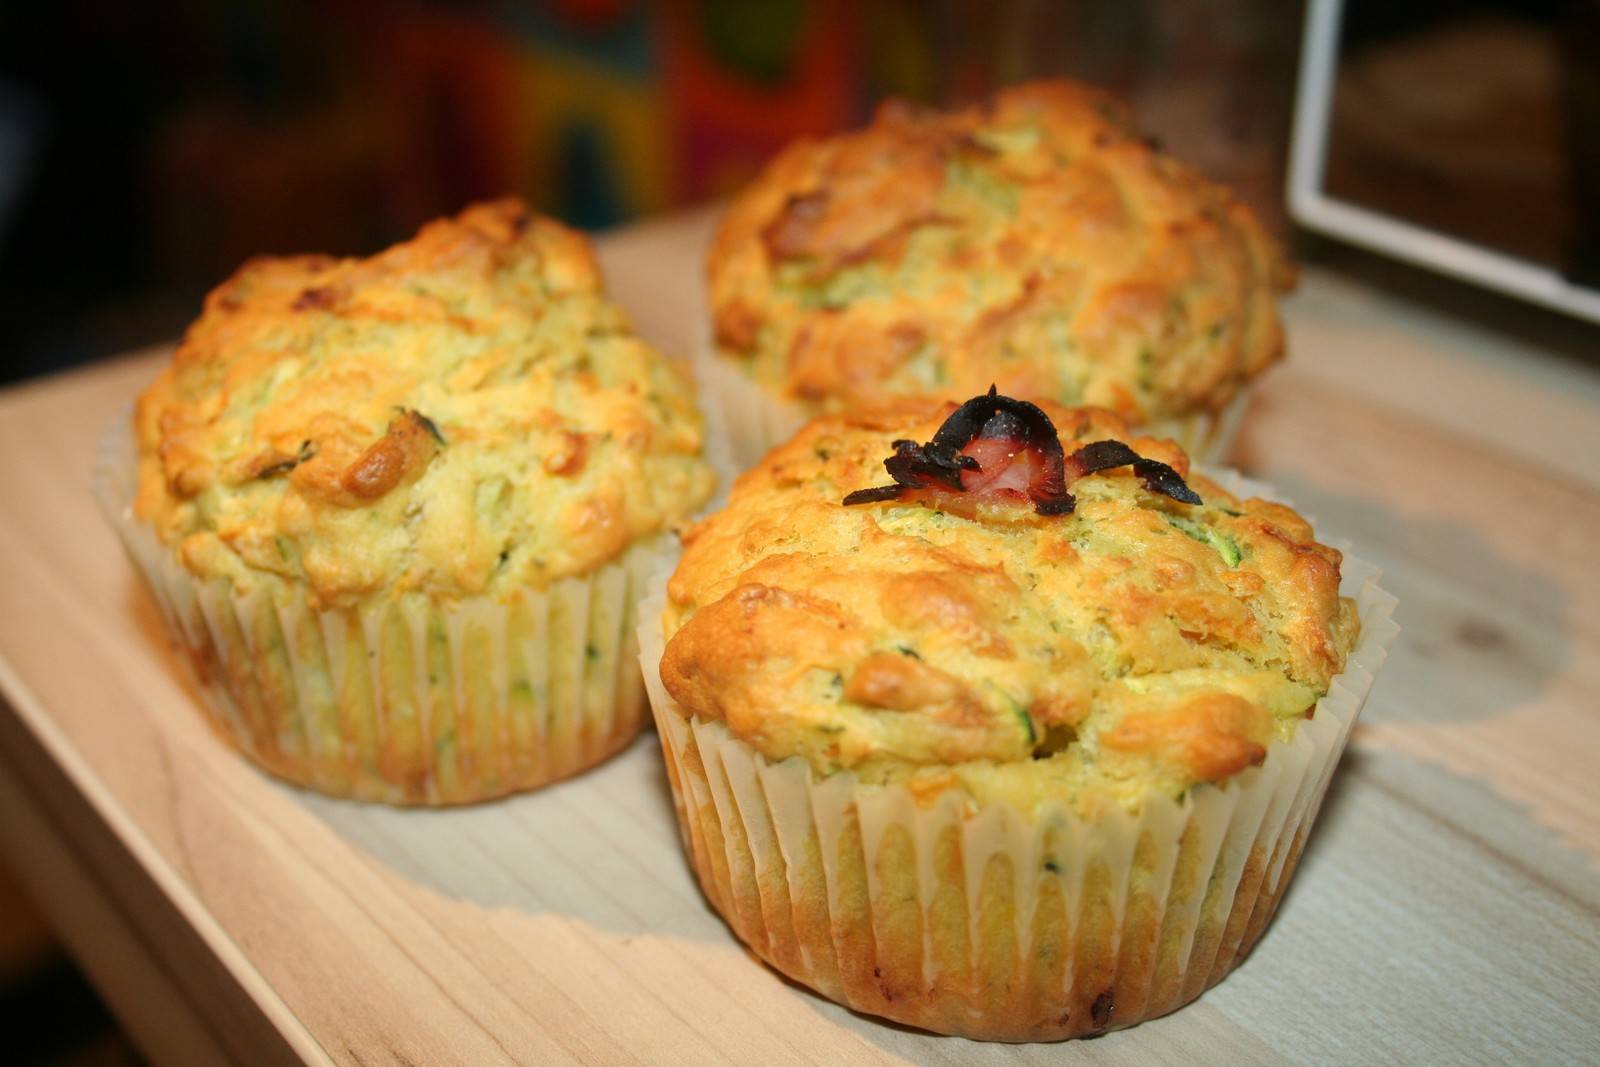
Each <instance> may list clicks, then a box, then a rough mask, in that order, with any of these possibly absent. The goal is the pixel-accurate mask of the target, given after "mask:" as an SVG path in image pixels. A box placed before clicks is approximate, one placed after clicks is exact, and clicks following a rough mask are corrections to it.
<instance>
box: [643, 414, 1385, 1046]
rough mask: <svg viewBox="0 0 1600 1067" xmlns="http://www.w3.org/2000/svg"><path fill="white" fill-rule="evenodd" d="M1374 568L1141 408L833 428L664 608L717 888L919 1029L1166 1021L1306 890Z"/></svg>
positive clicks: (706, 855)
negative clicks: (1308, 847)
mask: <svg viewBox="0 0 1600 1067" xmlns="http://www.w3.org/2000/svg"><path fill="white" fill-rule="evenodd" d="M919 442H922V443H919ZM886 472H887V473H886ZM1342 567H1343V568H1344V570H1345V574H1344V578H1345V580H1346V586H1347V588H1348V589H1349V591H1350V592H1352V593H1353V594H1354V595H1355V597H1356V598H1357V599H1352V598H1351V597H1348V596H1342V595H1341V592H1340V589H1341V568H1342ZM1371 573H1372V572H1371V571H1370V568H1366V567H1365V566H1364V565H1361V564H1359V563H1354V561H1350V560H1345V559H1343V557H1342V556H1341V554H1340V553H1339V552H1338V551H1336V550H1334V549H1332V548H1329V547H1327V546H1325V545H1322V544H1319V543H1318V542H1317V541H1316V540H1314V538H1313V533H1312V529H1311V527H1310V526H1309V525H1308V524H1307V523H1306V521H1305V520H1304V519H1302V518H1301V517H1300V516H1299V515H1297V514H1296V513H1295V512H1294V511H1292V510H1290V509H1289V508H1288V507H1285V506H1283V505H1281V504H1276V503H1272V502H1270V501H1267V500H1263V499H1259V498H1255V497H1251V498H1249V499H1240V497H1239V496H1237V495H1235V494H1234V493H1231V492H1228V491H1226V490H1224V489H1223V488H1222V487H1221V486H1220V485H1218V484H1217V483H1216V482H1213V481H1212V480H1210V479H1208V478H1205V477H1199V476H1195V475H1192V474H1191V473H1190V472H1189V469H1188V460H1187V458H1186V457H1185V456H1184V454H1183V453H1182V452H1181V451H1180V450H1179V449H1177V448H1176V447H1175V446H1174V445H1173V444H1172V443H1171V442H1170V441H1165V440H1155V439H1151V438H1145V437H1134V436H1131V435H1130V433H1129V431H1128V428H1127V426H1126V424H1125V423H1124V422H1123V421H1122V420H1121V419H1120V418H1118V417H1117V416H1115V415H1113V414H1111V413H1109V412H1105V411H1100V410H1096V409H1089V408H1076V409H1063V408H1059V407H1055V406H1053V405H1046V406H1045V409H1041V408H1039V407H1035V406H1034V405H1032V404H1028V403H1025V402H1020V401H1016V400H1013V399H1010V398H1007V397H1005V396H997V395H995V394H993V393H990V394H989V395H986V396H980V397H976V398H974V399H972V400H971V401H969V402H967V403H966V404H963V405H962V406H960V407H959V408H957V407H956V406H955V405H953V404H932V403H930V402H927V401H921V400H902V401H899V402H896V403H893V404H889V405H885V406H881V407H878V408H876V409H871V410H868V409H860V410H857V411H854V412H851V413H847V414H843V415H836V416H825V417H821V418H818V419H816V420H814V421H813V422H811V423H810V424H809V425H807V426H806V427H805V428H804V429H803V430H802V431H801V432H800V433H799V434H798V435H797V436H796V437H795V438H794V439H793V440H792V441H790V442H788V443H787V444H785V445H782V446H781V447H779V448H777V449H774V450H773V451H772V452H771V453H770V454H769V455H768V456H767V457H766V459H765V460H763V461H762V463H761V464H760V465H759V466H758V467H756V468H755V469H754V470H752V471H750V472H749V473H747V474H746V475H745V476H744V477H743V478H741V479H740V480H739V482H738V483H737V484H736V485H735V487H734V490H733V493H732V497H731V499H730V501H729V503H728V505H727V507H726V508H725V509H724V510H722V511H720V512H718V513H716V514H714V515H712V516H711V517H709V518H707V519H705V520H703V521H701V522H700V523H698V524H696V525H695V526H694V527H692V528H691V529H690V531H689V532H688V533H687V534H686V535H685V551H684V555H683V558H682V560H681V562H680V563H679V565H678V568H677V570H676V572H675V573H674V574H673V575H672V578H671V580H670V582H669V583H668V584H667V586H666V590H665V598H664V600H658V601H657V603H656V604H654V605H652V604H651V603H650V602H647V603H646V606H645V607H644V609H643V615H644V622H643V623H642V624H641V636H640V640H641V648H642V650H643V651H642V658H643V662H644V665H645V672H646V681H647V684H648V685H649V686H650V688H651V699H652V703H653V705H654V709H655V714H656V720H657V724H658V727H659V730H660V734H661V738H662V745H663V748H664V750H665V752H666V755H667V764H668V767H669V770H670V772H671V773H670V778H671V780H672V783H673V786H674V793H675V796H676V798H677V800H678V808H679V815H680V820H681V825H682V829H683V833H684V838H685V842H686V844H687V846H688V848H689V851H690V852H691V854H692V857H693V862H694V867H695V870H696V872H697V874H698V876H699V879H700V882H701V885H702V886H703V887H704V889H705V891H706V894H707V896H708V897H709V898H710V899H711V901H712V902H713V903H714V904H715V905H716V906H717V908H718V909H719V910H720V911H721V912H722V914H723V915H724V917H725V918H727V920H728V921H729V923H730V924H731V925H732V927H733V928H734V930H735V932H736V933H737V934H738V935H739V936H740V937H741V938H742V939H743V940H744V941H746V942H747V943H748V944H749V945H750V946H751V947H752V948H753V949H754V950H755V951H756V952H758V953H759V954H760V955H762V956H763V957H764V958H765V959H766V960H768V961H769V962H770V963H772V964H773V965H774V966H775V967H777V968H778V969H780V970H781V971H783V972H784V973H785V974H788V975H789V976H791V977H792V978H795V979H796V980H798V981H801V982H804V983H806V984H807V985H810V986H812V987H813V988H815V989H817V990H818V991H820V992H822V993H824V994H825V995H827V996H829V997H831V998H833V999H835V1000H838V1001H840V1002H842V1003H844V1004H847V1005H849V1006H850V1007H852V1008H855V1009H858V1010H861V1011H867V1012H872V1013H875V1014H879V1015H885V1016H888V1017H889V1018H892V1019H895V1020H897V1021H899V1022H903V1023H909V1024H912V1025H916V1026H921V1027H925V1028H927V1029H930V1030H935V1031H939V1032H943V1033H952V1034H962V1035H966V1036H969V1037H976V1038H988V1039H997V1040H1011V1041H1019V1040H1048V1039H1055V1038H1061V1037H1067V1036H1073V1035H1079V1034H1086V1033H1094V1032H1099V1031H1102V1030H1105V1029H1107V1028H1110V1027H1117V1026H1126V1025H1130V1024H1132V1023H1135V1022H1138V1021H1140V1020H1141V1019H1145V1018H1149V1017H1151V1016H1154V1015H1159V1014H1161V1013H1164V1012H1166V1011H1169V1010H1171V1009H1173V1008H1175V1007H1177V1006H1179V1005H1180V1004H1183V1003H1185V1002H1187V1001H1188V1000H1190V999H1192V998H1193V997H1195V996H1197V995H1198V994H1199V993H1200V992H1201V991H1202V990H1203V989H1205V988H1206V987H1207V986H1209V985H1210V984H1212V983H1213V982H1215V981H1217V980H1219V979H1220V978H1221V977H1222V976H1223V975H1224V974H1226V973H1227V972H1228V970H1229V969H1231V968H1232V966H1233V965H1234V964H1235V962H1237V961H1238V960H1239V959H1240V958H1241V957H1242V956H1243V955H1244V954H1245V953H1246V952H1247V951H1248V950H1249V948H1250V947H1251V946H1252V945H1253V943H1254V942H1255V939H1256V938H1257V937H1258V936H1259V935H1260V933H1261V930H1262V928H1263V926H1264V925H1265V923H1266V921H1267V919H1268V917H1270V915H1271V914H1272V912H1273V910H1274V908H1275V907H1276V904H1277V901H1278V899H1279V896H1280V894H1281V893H1282V891H1283V889H1284V887H1285V885H1286V884H1287V881H1288V877H1289V873H1290V871H1291V870H1292V869H1293V866H1294V863H1295V861H1296V859H1297V857H1298V855H1299V850H1300V846H1301V843H1302V841H1303V838H1304V833H1305V830H1306V828H1307V827H1308V826H1309V824H1310V821H1311V818H1312V814H1313V812H1314V810H1315V808H1316V805H1317V803H1318V801H1319V799H1320V796H1321V792H1322V788H1323V786H1324V785H1325V783H1326V776H1327V773H1328V772H1329V771H1330V770H1331V767H1332V764H1333V762H1334V761H1335V760H1336V759H1337V756H1338V753H1339V751H1340V749H1341V747H1342V745H1343V742H1344V739H1345V737H1346V735H1347V732H1348V730H1349V728H1350V726H1351V724H1352V722H1353V720H1354V718H1355V715H1356V713H1357V711H1358V710H1359V707H1360V703H1361V701H1362V699H1364V697H1365V694H1366V689H1367V687H1368V686H1369V685H1370V682H1371V673H1370V672H1371V671H1372V670H1373V669H1375V668H1376V665H1377V663H1378V662H1379V661H1381V657H1382V645H1383V642H1384V641H1385V640H1386V639H1387V637H1388V636H1389V634H1390V633H1392V632H1393V626H1392V623H1391V622H1390V621H1389V613H1390V610H1391V607H1392V601H1391V600H1390V599H1389V598H1387V596H1386V595H1385V594H1383V593H1382V592H1381V591H1380V590H1378V589H1377V588H1376V586H1375V585H1373V584H1372V583H1371V582H1370V581H1369V580H1367V579H1369V577H1370V575H1371ZM656 607H659V608H661V609H662V613H661V626H660V629H656V628H655V627H654V626H653V625H652V620H651V614H652V612H653V611H654V610H655V608H656ZM1363 618H1364V619H1365V623H1366V625H1365V627H1364V626H1363ZM663 639H664V640H665V649H664V652H663V651H662V642H663ZM1358 647H1360V648H1361V649H1362V651H1361V652H1353V650H1355V649H1357V648H1358ZM1363 660H1364V662H1360V661H1363ZM657 667H659V674H657V671H656V668H657ZM1341 672H1343V673H1341ZM1313 712H1315V715H1313Z"/></svg>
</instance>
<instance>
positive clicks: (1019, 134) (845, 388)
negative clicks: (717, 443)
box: [709, 80, 1293, 423]
mask: <svg viewBox="0 0 1600 1067" xmlns="http://www.w3.org/2000/svg"><path fill="white" fill-rule="evenodd" d="M709 276H710V290H711V309H712V314H713V317H714V323H715V330H716V338H717V344H718V347H719V350H720V351H721V352H722V353H723V354H725V355H728V356H731V357H734V358H737V359H740V360H743V361H746V363H747V365H748V366H749V367H750V369H751V372H752V373H753V375H754V376H755V378H756V379H757V380H758V381H760V382H762V383H763V384H766V385H769V386H771V387H773V388H774V389H776V390H778V391H779V392H781V393H782V394H783V395H785V396H786V397H788V398H790V399H794V400H798V401H801V402H803V403H805V404H807V405H809V406H811V407H812V408H813V410H819V409H820V410H840V409H842V408H844V407H847V406H850V405H853V404H857V403H870V402H874V401H877V400H880V399H882V398H884V397H886V396H890V395H900V394H929V393H938V394H940V395H943V396H947V397H949V398H952V399H961V398H964V397H967V396H971V395H973V394H974V393H977V392H980V391H982V390H983V389H985V388H987V387H988V386H989V385H990V384H991V383H992V382H993V383H998V384H999V386H1000V389H1001V391H1002V392H1003V393H1009V394H1011V395H1013V396H1021V397H1027V398H1031V399H1040V398H1043V399H1048V400H1054V401H1057V402H1060V403H1066V404H1097V405H1100V406H1103V407H1107V408H1111V409H1113V410H1115V411H1117V412H1119V413H1120V414H1122V415H1123V416H1125V417H1127V418H1128V419H1130V420H1132V421H1134V422H1135V423H1138V422H1140V421H1148V420H1152V419H1156V418H1161V417H1170V416H1175V415H1182V414H1187V413H1190V412H1194V411H1198V410H1218V409H1220V408H1222V407H1223V406H1224V405H1226V404H1227V402H1228V401H1229V400H1230V399H1232V397H1233V396H1234V394H1235V392H1236V391H1237V389H1238V387H1239V386H1240V385H1241V384H1242V383H1243V382H1245V381H1247V380H1248V379H1250V378H1252V377H1254V376H1255V375H1257V374H1259V373H1260V372H1261V371H1262V370H1264V369H1265V368H1266V367H1267V366H1268V365H1269V364H1271V363H1272V362H1273V361H1274V360H1275V359H1278V358H1279V357H1280V356H1281V355H1282V352H1283V336H1282V330H1281V327H1280V325H1279V321H1278V315H1277V311H1276V308H1275V305H1274V298H1275V297H1276V295H1277V294H1278V293H1279V292H1281V291H1284V290H1286V289H1288V288H1289V287H1290V286H1291V285H1292V284H1293V271H1292V269H1291V268H1290V267H1289V265H1288V264H1287V262H1286V261H1285V260H1284V258H1283V256H1282V253H1281V252H1280V250H1279V249H1278V247H1277V246H1276V244H1275V243H1274V242H1273V241H1272V240H1271V239H1270V238H1269V237H1268V236H1267V234H1266V233H1265V231H1264V230H1263V229H1262V227H1261V224H1260V222H1259V221H1258V220H1257V219H1256V217H1255V215H1254V213H1253V212H1251V211H1250V209H1249V208H1247V207H1246V206H1245V205H1244V204H1242V203H1240V202H1239V201H1238V200H1236V199H1234V198H1233V196H1232V195H1230V194H1229V193H1228V192H1227V191H1226V190H1224V189H1222V188H1221V187H1219V186H1217V185H1214V184H1212V183H1210V182H1209V181H1207V180H1205V179H1204V178H1202V177H1201V176H1200V175H1199V174H1198V173H1196V172H1195V171H1194V170H1192V169H1190V168H1188V167H1186V166H1184V165H1183V164H1181V163H1179V162H1177V161H1176V160H1173V159H1170V158H1168V157H1166V156H1164V155H1162V154H1161V153H1159V152H1157V151H1156V150H1154V149H1153V148H1152V147H1151V146H1150V144H1149V143H1148V142H1147V141H1145V140H1144V139H1143V138H1141V137H1140V136H1139V134H1138V132H1137V130H1136V129H1135V127H1134V125H1133V120H1132V117H1131V115H1130V114H1129V112H1128V111H1127V110H1126V109H1125V108H1124V107H1123V106H1122V105H1121V104H1120V103H1118V101H1116V100H1115V99H1114V98H1113V97H1111V96H1109V95H1107V94H1105V93H1103V92H1100V91H1098V90H1094V89H1091V88H1088V87H1085V86H1082V85H1079V84H1076V83H1073V82H1070V81H1065V80H1061V81H1044V82H1034V83H1030V84H1026V85H1020V86H1017V87H1014V88H1011V89H1007V90H1004V91H1002V92H1000V93H999V94H998V95H996V96H995V97H994V98H993V99H991V100H990V101H988V102H987V103H986V104H983V105H979V106H973V107H967V108H963V109H960V110H957V111H951V112H945V113H937V112H928V111H918V110H913V109H912V108H910V107H908V106H906V105H904V104H900V103H894V102H891V103H889V104H886V105H884V106H883V107H882V108H880V109H879V111H878V113H877V116H876V117H875V119H874V120H873V122H872V124H871V125H870V126H868V127H866V128H865V129H863V130H859V131H856V132H853V133H848V134H844V135H841V136H837V137H832V138H829V139H826V140H810V141H801V142H798V143H796V144H794V145H792V146H790V147H789V148H788V149H787V150H785V151H784V152H782V153H781V154H780V155H779V156H778V157H777V159H775V160H774V161H773V162H772V163H771V164H770V165H769V166H768V167H767V168H766V170H765V171H764V172H763V173H762V174H761V176H760V177H759V178H758V179H757V180H756V181H755V182H754V184H752V185H751V186H750V187H749V188H748V189H746V190H745V191H744V192H743V193H742V194H741V195H740V196H739V197H738V198H737V199H736V200H735V201H734V203H733V204H732V206H731V207H730V208H729V209H728V212H727V215H726V216H725V218H724V219H723V221H722V225H721V228H720V230H719V232H718V234H717V237H716V240H715V243H714V245H713V247H712V250H711V253H710V259H709Z"/></svg>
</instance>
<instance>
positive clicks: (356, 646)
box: [94, 419, 676, 805]
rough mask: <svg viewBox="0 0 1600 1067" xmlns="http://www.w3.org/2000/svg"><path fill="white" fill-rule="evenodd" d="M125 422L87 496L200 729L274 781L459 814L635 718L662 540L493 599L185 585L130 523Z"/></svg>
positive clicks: (590, 749)
mask: <svg viewBox="0 0 1600 1067" xmlns="http://www.w3.org/2000/svg"><path fill="white" fill-rule="evenodd" d="M136 485H137V467H136V454H135V447H134V443H133V435H132V433H131V426H130V424H129V422H128V420H127V419H123V420H119V422H118V423H117V425H116V426H114V427H113V428H112V430H111V432H110V433H109V434H108V435H107V437H106V438H105V440H104V442H103V443H102V445H101V450H100V454H99V456H98V459H97V462H96V465H95V471H94V493H95V498H96V500H97V501H98V503H99V505H100V508H101V511H102V512H103V513H104V514H105V516H106V518H107V519H108V520H109V521H110V523H111V525H112V527H113V528H114V529H115V530H116V533H117V536H118V538H119V539H120V540H121V541H122V544H123V547H124V548H125V549H126V550H127V553H128V556H129V558H130V559H131V560H132V561H133V563H134V565H135V567H136V568H137V570H138V571H139V573H140V574H141V575H142V576H143V578H144V581H145V583H146V585H147V586H148V588H149V590H150V592H151V594H152V596H153V598H154V600H155V602H156V604H157V605H158V606H159V607H160V610H161V615H162V617H163V618H164V619H165V622H166V627H167V630H168V633H169V635H170V636H171V637H172V639H173V640H174V641H175V642H176V644H177V645H178V648H179V653H180V655H179V659H180V660H181V661H182V662H184V663H185V664H186V666H187V667H188V668H189V673H190V676H191V680H192V681H193V682H194V683H195V686H196V688H197V689H198V690H199V692H200V695H201V698H202V699H201V708H202V710H203V711H204V712H205V715H206V718H207V719H208V720H209V721H210V722H211V724H212V725H213V726H214V727H215V728H216V729H217V731H218V732H219V733H221V734H222V736H223V737H224V738H225V739H226V740H228V741H229V742H231V743H232V744H233V745H234V746H235V747H236V748H238V749H239V750H240V751H241V752H243V753H244V754H245V755H247V756H249V757H250V758H251V759H252V760H254V761H255V762H256V763H257V764H259V765H260V766H262V767H263V768H265V769H266V770H268V771H270V772H272V773H273V774H275V775H277V776H279V777H281V778H285V779H288V780H289V781H291V782H295V783H298V784H300V785H304V786H308V787H310V788H312V789H316V790H318V791H320V792H324V793H328V794H331V795H334V796H342V797H351V798H355V799H359V800H374V801H383V802H387V803H391V804H428V805H440V804H460V803H468V802H472V801H477V800H485V799H488V798H490V797H495V796H500V795H502V794H505V793H510V792H515V791H519V790H525V789H532V788H534V787H537V786H540V785H544V784H546V783H549V782H552V781H555V780H557V779H560V778H564V777H566V776H568V775H571V774H574V773H576V772H578V771H581V770H584V769H585V768H587V767H591V766H593V765H595V764H597V763H599V762H601V761H602V760H604V759H605V758H606V757H608V756H610V755H612V754H613V753H615V752H617V751H618V750H620V749H621V748H623V747H624V746H626V745H627V744H628V742H629V741H631V740H632V739H633V738H634V737H635V736H636V735H637V734H638V732H639V730H640V728H641V726H642V725H643V723H644V721H645V715H644V709H645V699H644V693H643V687H642V682H641V679H640V677H639V672H638V671H637V669H636V668H635V663H636V657H637V655H638V645H637V638H636V634H637V631H638V615H637V606H638V601H639V598H640V595H641V593H642V591H643V589H644V587H645V584H646V581H647V579H648V577H649V576H650V574H651V573H653V572H654V571H655V570H657V569H658V568H660V567H662V566H664V565H666V564H667V563H668V561H670V559H671V558H672V556H673V555H674V554H675V552H676V539H675V538H673V537H672V536H671V535H658V536H656V537H653V538H650V539H649V540H648V541H644V542H640V543H638V544H636V545H634V546H633V547H632V548H630V549H629V550H628V551H627V552H626V553H624V554H623V555H622V556H621V557H620V558H618V559H617V560H615V561H613V562H611V563H608V564H606V565H605V566H602V567H600V568H599V569H597V570H595V571H594V572H593V573H591V574H589V575H587V576H583V577H574V578H564V579H562V580H560V581H558V582H555V583H554V584H552V585H551V586H550V587H549V588H548V589H544V590H539V589H533V588H524V589H519V590H517V591H516V592H515V593H513V594H512V595H511V596H509V597H507V598H505V599H504V600H501V599H496V598H490V597H467V598H458V599H453V600H445V599H443V598H434V597H429V596H427V595H426V594H421V593H416V594H408V595H405V596H399V597H395V598H392V599H388V600H385V601H383V602H381V603H375V604H372V605H369V606H364V607H360V608H348V609H335V610H315V609H314V608H313V607H312V606H311V605H310V603H309V601H308V597H307V590H306V588H305V587H304V586H302V585H301V584H299V583H296V582H293V581H289V580H285V579H280V578H277V577H276V576H270V577H268V578H267V579H265V580H263V581H262V582H261V583H260V584H259V585H258V586H257V588H256V589H254V590H252V591H251V592H249V593H247V594H241V593H237V592H235V590H234V589H233V587H232V584H231V583H230V582H229V581H228V580H226V579H217V580H213V581H209V582H207V581H202V580H200V579H198V578H196V577H195V576H194V575H193V574H192V573H191V572H190V571H189V570H188V569H186V568H185V567H184V566H183V565H182V564H181V563H180V562H179V561H178V559H177V558H176V556H175V554H174V553H173V552H172V551H171V550H170V549H168V548H167V547H166V546H165V545H163V544H162V543H161V542H160V540H159V539H158V538H157V536H156V534H155V531H154V530H153V529H152V528H151V527H150V526H149V525H147V524H145V523H143V522H140V521H139V520H137V519H136V518H135V517H134V515H133V511H132V502H133V497H134V493H135V488H136Z"/></svg>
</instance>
